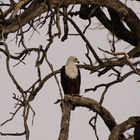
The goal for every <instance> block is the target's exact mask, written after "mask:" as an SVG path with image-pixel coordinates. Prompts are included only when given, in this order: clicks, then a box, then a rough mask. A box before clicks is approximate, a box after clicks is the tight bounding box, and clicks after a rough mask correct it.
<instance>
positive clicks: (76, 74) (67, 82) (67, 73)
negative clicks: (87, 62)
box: [60, 56, 81, 95]
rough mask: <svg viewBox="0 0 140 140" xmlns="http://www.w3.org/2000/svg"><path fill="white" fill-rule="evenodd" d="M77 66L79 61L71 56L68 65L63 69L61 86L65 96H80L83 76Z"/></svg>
mask: <svg viewBox="0 0 140 140" xmlns="http://www.w3.org/2000/svg"><path fill="white" fill-rule="evenodd" d="M77 64H79V61H78V59H77V58H76V57H75V56H70V57H69V58H68V60H67V62H66V65H64V66H63V67H62V68H61V75H60V76H61V84H62V88H63V91H64V94H65V95H79V94H80V84H81V74H80V70H79V68H78V67H77Z"/></svg>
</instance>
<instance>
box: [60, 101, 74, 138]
mask: <svg viewBox="0 0 140 140" xmlns="http://www.w3.org/2000/svg"><path fill="white" fill-rule="evenodd" d="M71 107H72V106H71V104H69V103H68V102H65V101H64V102H62V104H61V109H62V118H61V128H60V133H59V138H58V140H68V136H69V125H70V115H71Z"/></svg>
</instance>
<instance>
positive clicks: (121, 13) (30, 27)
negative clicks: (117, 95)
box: [0, 0, 140, 140]
mask: <svg viewBox="0 0 140 140" xmlns="http://www.w3.org/2000/svg"><path fill="white" fill-rule="evenodd" d="M127 2H128V1H127V0H126V1H125V2H121V1H119V0H88V1H87V0H9V1H8V0H7V1H5V0H4V1H2V0H1V1H0V40H1V41H0V46H1V47H0V52H1V54H4V55H5V57H4V58H5V59H6V69H7V72H8V74H9V76H10V78H11V79H12V81H13V83H14V85H15V86H16V88H17V90H18V92H19V93H20V96H18V95H16V94H14V95H13V99H14V100H16V101H17V104H16V110H15V112H13V113H12V117H11V118H10V119H8V120H6V121H4V122H3V123H2V124H1V126H3V125H5V124H6V123H8V122H9V121H12V120H13V118H14V117H15V116H16V115H17V113H18V112H19V111H20V110H22V111H23V118H24V131H23V132H16V133H3V132H0V134H1V135H3V136H7V135H10V136H21V135H25V137H26V140H29V139H30V130H29V124H28V119H29V113H30V112H32V113H33V116H34V115H35V111H34V110H33V108H32V106H31V104H30V103H31V102H32V101H33V100H34V99H35V97H36V96H37V95H38V93H39V92H40V90H41V89H42V87H43V86H44V84H45V83H46V81H48V80H49V79H50V78H51V77H53V76H54V78H55V80H56V83H57V85H58V88H59V91H60V99H58V100H57V102H56V103H60V102H61V109H62V120H61V128H60V133H59V138H58V139H59V140H67V139H68V135H69V123H70V115H71V109H70V108H71V107H70V106H71V105H74V106H76V107H79V106H80V107H84V108H88V109H90V110H91V111H93V112H95V113H96V114H95V116H93V117H92V118H91V120H90V121H89V124H90V126H91V127H92V128H93V130H94V131H93V132H95V135H96V138H97V140H99V137H98V134H97V131H96V122H97V117H98V116H100V117H101V118H102V119H103V121H104V124H105V125H106V126H107V127H108V129H109V130H110V136H109V140H126V139H127V138H126V137H125V135H124V134H123V133H124V132H125V131H127V130H128V129H130V128H135V132H134V138H135V140H138V139H140V135H139V134H140V129H139V128H140V116H135V117H133V116H130V118H129V119H128V120H126V121H124V122H122V123H121V124H117V122H116V121H115V117H113V115H112V114H111V112H109V111H108V110H107V109H106V108H105V107H103V106H102V103H103V101H104V95H105V94H106V93H107V91H108V89H109V88H110V87H111V86H113V85H114V84H117V83H120V82H123V81H124V80H125V79H127V78H128V77H130V76H131V75H133V74H136V75H138V76H139V75H140V69H139V68H138V65H139V63H140V61H139V59H138V58H139V56H140V48H139V47H140V20H139V18H138V13H136V12H134V11H133V9H131V8H129V7H128V6H127ZM134 2H135V1H134ZM137 3H139V1H138V0H137ZM76 6H77V8H75V7H76ZM73 17H76V18H80V19H81V21H82V20H87V21H88V23H89V24H88V25H87V26H86V27H85V29H84V31H82V30H81V29H80V28H79V25H78V24H77V23H76V22H75V21H74V18H73ZM94 17H96V18H97V19H98V21H99V23H100V24H102V25H103V26H104V28H106V29H107V30H109V31H110V33H111V35H112V39H111V40H110V43H111V48H110V49H109V50H104V48H98V51H96V50H95V49H94V47H93V46H92V44H91V43H90V41H89V40H88V38H86V36H85V33H86V32H87V29H88V28H89V27H90V25H91V24H92V23H93V22H94V21H92V19H93V18H94ZM61 19H62V21H61ZM69 23H70V24H71V25H72V26H73V28H74V29H75V30H76V32H77V34H75V33H73V34H71V33H70V31H71V30H70V27H69ZM46 25H47V32H46V33H47V37H46V38H47V45H46V46H43V45H42V44H40V46H38V47H28V46H27V45H26V41H25V40H26V37H27V36H26V35H27V34H28V33H29V32H32V35H31V37H32V36H33V35H34V33H35V32H38V30H40V29H42V28H43V27H44V26H46ZM10 34H12V35H13V34H14V35H13V36H14V37H15V42H16V43H17V46H21V47H22V51H20V52H18V51H17V52H16V53H15V54H13V53H12V52H11V51H10V48H9V46H8V43H7V42H6V40H7V39H8V38H9V36H10ZM70 35H73V36H75V35H78V36H79V37H81V38H82V40H83V42H85V46H86V49H87V52H85V55H86V57H87V59H88V61H89V63H88V64H84V65H80V66H79V67H80V68H81V69H86V70H88V71H90V73H91V74H92V73H97V74H98V76H99V77H100V76H102V75H106V74H107V72H108V71H110V72H111V73H112V74H111V75H114V76H115V77H116V78H115V80H113V81H111V82H108V83H106V84H99V85H96V86H95V87H91V88H88V89H85V92H88V91H96V90H97V89H98V88H100V87H104V91H103V93H102V96H101V99H100V101H99V102H97V101H96V100H94V99H91V98H86V97H73V96H72V97H71V96H65V97H64V96H63V94H62V92H61V87H60V84H59V80H58V79H57V74H59V73H60V69H58V70H55V69H54V68H53V65H52V64H51V62H50V61H49V59H48V57H47V54H48V50H49V49H50V47H51V45H52V44H53V41H54V39H55V38H56V37H58V38H59V39H61V41H66V40H68V39H69V36H70ZM120 40H123V41H125V42H127V43H129V44H130V45H131V47H130V50H129V51H125V49H123V50H124V51H121V52H118V51H116V50H117V49H116V42H117V41H120ZM81 49H82V48H81ZM99 52H100V53H101V54H102V55H99ZM31 53H35V54H36V56H37V57H36V60H35V62H34V63H35V66H36V70H37V77H38V78H37V80H36V81H34V82H33V83H32V85H30V87H29V88H28V89H24V88H23V87H22V85H21V84H20V83H19V82H18V81H17V79H16V76H15V75H14V74H13V72H12V67H11V65H10V64H11V61H16V62H17V63H16V65H15V66H18V65H20V64H21V63H24V61H25V59H26V58H27V57H30V54H31ZM103 54H105V57H104V58H103ZM101 56H102V57H101ZM30 59H32V58H31V57H30ZM43 63H47V65H48V66H49V68H50V70H51V73H48V74H47V75H45V76H42V68H41V66H42V65H43ZM94 63H95V64H94ZM125 66H127V67H130V70H128V71H127V72H126V73H125V74H123V73H121V71H120V70H119V69H120V68H124V67H125Z"/></svg>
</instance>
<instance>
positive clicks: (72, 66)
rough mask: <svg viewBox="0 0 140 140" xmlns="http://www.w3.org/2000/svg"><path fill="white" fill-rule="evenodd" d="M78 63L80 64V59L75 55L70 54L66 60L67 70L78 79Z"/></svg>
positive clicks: (73, 77) (71, 76) (68, 74)
mask: <svg viewBox="0 0 140 140" xmlns="http://www.w3.org/2000/svg"><path fill="white" fill-rule="evenodd" d="M77 64H79V60H78V59H77V58H76V57H75V56H70V57H69V58H68V60H67V62H66V65H65V72H66V75H67V76H68V77H69V78H71V79H76V77H77V76H78V69H77V66H76V65H77Z"/></svg>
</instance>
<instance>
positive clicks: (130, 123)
mask: <svg viewBox="0 0 140 140" xmlns="http://www.w3.org/2000/svg"><path fill="white" fill-rule="evenodd" d="M139 124H140V117H131V118H129V119H128V120H126V121H125V122H123V123H121V124H119V125H117V126H116V127H114V128H113V130H112V132H111V134H110V136H109V140H119V135H120V134H122V133H124V132H125V131H127V130H129V129H130V128H133V127H135V126H137V125H139Z"/></svg>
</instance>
